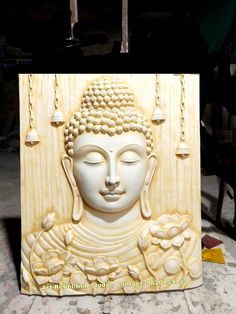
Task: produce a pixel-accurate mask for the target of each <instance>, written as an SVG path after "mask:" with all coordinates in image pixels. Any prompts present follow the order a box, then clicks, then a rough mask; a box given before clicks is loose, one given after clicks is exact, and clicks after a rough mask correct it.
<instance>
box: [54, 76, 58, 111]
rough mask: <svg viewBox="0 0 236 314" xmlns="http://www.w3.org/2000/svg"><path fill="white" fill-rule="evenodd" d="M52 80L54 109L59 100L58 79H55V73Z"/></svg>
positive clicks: (56, 107)
mask: <svg viewBox="0 0 236 314" xmlns="http://www.w3.org/2000/svg"><path fill="white" fill-rule="evenodd" d="M54 82H55V86H54V87H55V101H54V106H55V109H58V102H59V99H58V79H57V75H56V74H55V75H54Z"/></svg>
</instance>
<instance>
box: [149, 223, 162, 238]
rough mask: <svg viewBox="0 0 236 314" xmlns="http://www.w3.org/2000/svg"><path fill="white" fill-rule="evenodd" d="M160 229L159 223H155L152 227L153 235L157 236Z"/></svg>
mask: <svg viewBox="0 0 236 314" xmlns="http://www.w3.org/2000/svg"><path fill="white" fill-rule="evenodd" d="M159 230H160V226H159V225H158V224H153V225H152V226H151V227H150V232H151V234H152V235H153V236H156V232H157V231H159Z"/></svg>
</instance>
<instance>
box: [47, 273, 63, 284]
mask: <svg viewBox="0 0 236 314" xmlns="http://www.w3.org/2000/svg"><path fill="white" fill-rule="evenodd" d="M61 278H62V272H61V271H59V272H58V273H57V274H54V275H52V276H50V277H49V282H51V283H59V282H60V281H61Z"/></svg>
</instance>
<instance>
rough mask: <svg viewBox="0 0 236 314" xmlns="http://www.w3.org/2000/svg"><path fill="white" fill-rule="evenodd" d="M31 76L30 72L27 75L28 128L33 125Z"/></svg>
mask: <svg viewBox="0 0 236 314" xmlns="http://www.w3.org/2000/svg"><path fill="white" fill-rule="evenodd" d="M32 81H33V78H32V74H29V75H28V87H29V88H28V91H29V92H28V99H29V125H30V128H31V129H33V127H34V113H33V104H32V96H33V82H32Z"/></svg>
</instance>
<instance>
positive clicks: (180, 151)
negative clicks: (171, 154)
mask: <svg viewBox="0 0 236 314" xmlns="http://www.w3.org/2000/svg"><path fill="white" fill-rule="evenodd" d="M189 155H190V151H189V149H188V145H187V144H186V143H185V142H183V141H181V142H180V143H179V145H178V147H177V150H176V156H178V157H180V158H182V159H184V158H188V157H189Z"/></svg>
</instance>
